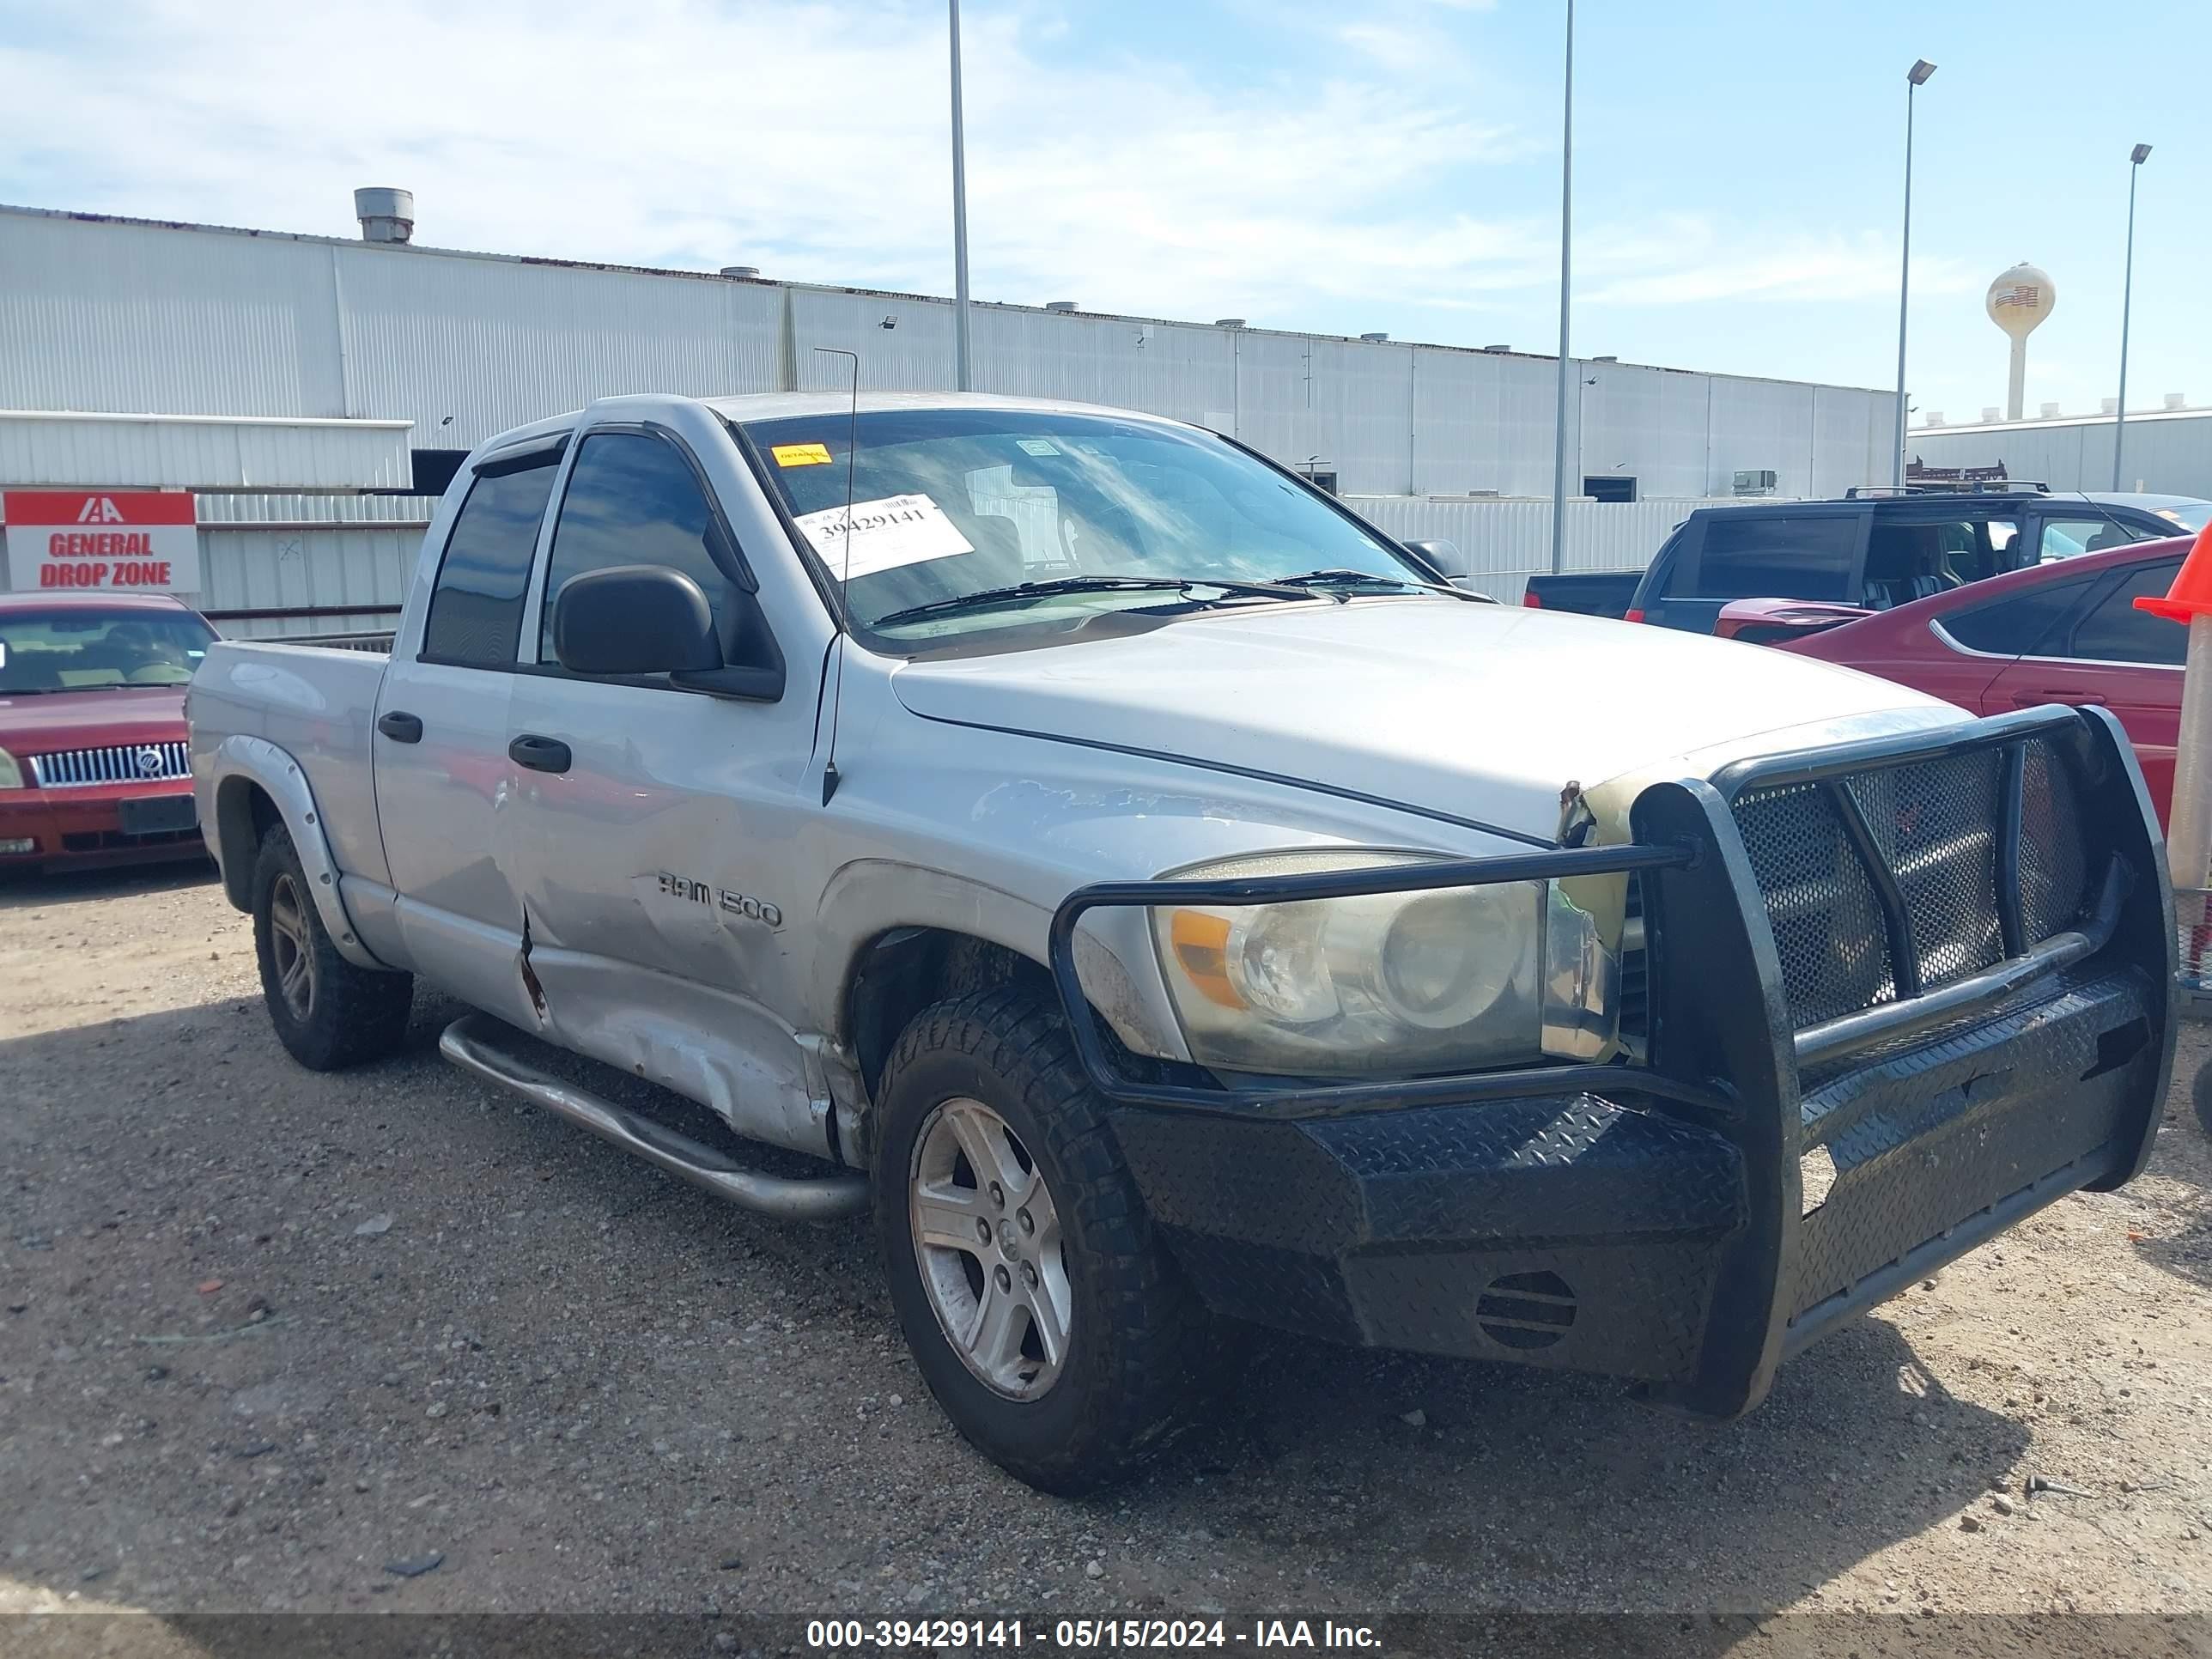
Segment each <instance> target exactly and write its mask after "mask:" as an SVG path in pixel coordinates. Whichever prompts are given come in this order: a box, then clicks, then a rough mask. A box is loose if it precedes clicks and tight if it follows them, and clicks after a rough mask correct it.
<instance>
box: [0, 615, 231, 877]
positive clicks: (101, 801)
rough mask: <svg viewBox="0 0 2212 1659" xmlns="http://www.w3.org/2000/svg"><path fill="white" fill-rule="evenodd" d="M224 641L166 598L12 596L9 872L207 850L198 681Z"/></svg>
mask: <svg viewBox="0 0 2212 1659" xmlns="http://www.w3.org/2000/svg"><path fill="white" fill-rule="evenodd" d="M215 637H216V633H215V629H212V628H210V627H209V626H208V623H207V620H206V618H204V617H202V616H201V615H200V614H199V613H198V612H197V611H194V610H192V609H191V607H190V606H188V605H183V604H181V603H179V601H178V600H175V599H169V598H167V597H166V596H163V595H160V594H150V593H99V594H85V595H83V596H82V597H71V598H68V599H64V598H61V597H58V596H56V595H49V594H45V593H0V870H14V869H25V868H51V867H54V866H70V865H79V864H127V863H133V862H137V861H139V860H151V859H164V858H197V857H201V856H204V854H205V848H204V847H203V846H202V844H201V842H200V835H199V825H198V823H197V819H196V817H194V814H193V811H192V779H191V763H190V761H189V760H188V758H187V757H186V754H185V686H186V685H187V684H190V682H191V678H192V672H193V671H194V670H195V669H197V667H198V666H199V665H200V659H202V658H203V657H204V656H205V655H206V653H207V647H208V646H209V644H210V642H211V641H213V640H214V639H215Z"/></svg>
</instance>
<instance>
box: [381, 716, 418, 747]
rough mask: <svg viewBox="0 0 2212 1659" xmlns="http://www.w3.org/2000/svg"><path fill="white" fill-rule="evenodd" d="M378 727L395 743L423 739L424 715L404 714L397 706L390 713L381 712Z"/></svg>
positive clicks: (413, 741) (414, 741)
mask: <svg viewBox="0 0 2212 1659" xmlns="http://www.w3.org/2000/svg"><path fill="white" fill-rule="evenodd" d="M376 729H377V730H378V731H380V732H383V733H384V735H385V736H386V737H387V738H391V739H392V742H394V743H420V742H422V716H420V715H419V714H402V713H401V712H400V711H399V710H398V709H397V708H395V709H393V710H392V712H391V713H390V714H379V715H378V716H377V717H376Z"/></svg>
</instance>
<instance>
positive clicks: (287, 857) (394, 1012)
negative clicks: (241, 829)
mask: <svg viewBox="0 0 2212 1659" xmlns="http://www.w3.org/2000/svg"><path fill="white" fill-rule="evenodd" d="M252 914H253V953H254V955H255V957H257V958H258V959H259V962H260V964H261V995H262V1000H264V1002H266V1003H267V1004H268V1006H269V1019H270V1024H273V1025H275V1026H276V1040H277V1041H278V1042H282V1043H283V1045H284V1047H285V1048H286V1050H287V1051H288V1052H289V1054H291V1056H292V1058H293V1059H295V1060H298V1061H299V1062H300V1064H301V1065H302V1066H306V1067H307V1069H308V1070H310V1071H313V1072H334V1071H337V1070H338V1069H339V1068H340V1067H342V1066H357V1065H359V1064H360V1063H361V1062H362V1061H363V1060H381V1059H382V1058H384V1056H386V1054H392V1053H394V1052H396V1051H397V1050H398V1047H399V1044H400V1041H401V1039H402V1038H403V1037H404V1036H405V1035H406V1031H407V1011H408V1006H409V1005H410V1003H411V1002H412V1000H414V994H415V981H414V977H413V975H409V974H387V973H380V972H378V971H376V970H374V969H368V968H362V967H360V966H358V965H356V963H350V962H348V961H347V960H346V959H345V958H344V957H342V956H340V955H339V954H338V951H337V946H336V945H333V944H331V936H330V933H328V931H327V930H325V927H323V919H322V916H321V915H320V914H319V912H318V911H317V910H316V908H315V901H314V892H313V888H312V886H311V885H310V884H309V883H308V879H307V871H306V870H305V868H304V867H302V866H301V863H300V853H299V849H298V848H295V847H294V846H293V845H292V835H291V832H290V831H289V829H286V828H285V827H284V826H283V824H282V823H273V824H271V825H270V827H269V831H268V833H267V834H266V835H264V836H262V838H261V848H260V851H259V853H258V855H257V856H256V857H255V859H254V861H253V885H252Z"/></svg>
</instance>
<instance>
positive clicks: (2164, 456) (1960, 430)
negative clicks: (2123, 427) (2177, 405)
mask: <svg viewBox="0 0 2212 1659" xmlns="http://www.w3.org/2000/svg"><path fill="white" fill-rule="evenodd" d="M2112 430H2113V428H2112V421H2111V419H2110V418H2109V417H2108V418H2106V419H2104V420H2101V421H2100V420H2084V421H2029V422H2021V423H2020V424H2018V425H2006V424H2003V423H2001V422H2000V423H1992V424H1990V425H1989V426H1983V427H1946V428H1940V429H1938V430H1936V431H1932V432H1929V431H1920V432H1915V433H1913V434H1912V435H1911V441H1909V442H1907V443H1906V445H1905V453H1906V454H1907V455H1909V456H1913V457H1916V458H1917V459H1920V460H1922V461H1924V462H1926V463H1927V464H1928V465H1929V466H1995V465H1997V464H1998V463H1999V462H2002V463H2003V465H2004V469H2005V471H2006V473H2007V475H2008V477H2015V478H2034V479H2039V480H2040V481H2041V482H2043V483H2047V484H2049V485H2050V486H2051V488H2052V489H2111V488H2112ZM2124 461H2125V464H2126V472H2125V477H2124V478H2123V479H2122V480H2121V483H2120V488H2121V489H2147V490H2150V491H2152V492H2154V493H2155V494H2158V495H2199V496H2203V497H2204V498H2206V499H2207V500H2212V409H2192V410H2177V411H2176V412H2174V413H2172V414H2167V413H2165V412H2164V411H2160V412H2159V413H2157V414H2147V415H2137V414H2135V413H2133V412H2130V414H2129V416H2128V436H2127V448H2126V450H2125V452H2124Z"/></svg>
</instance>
